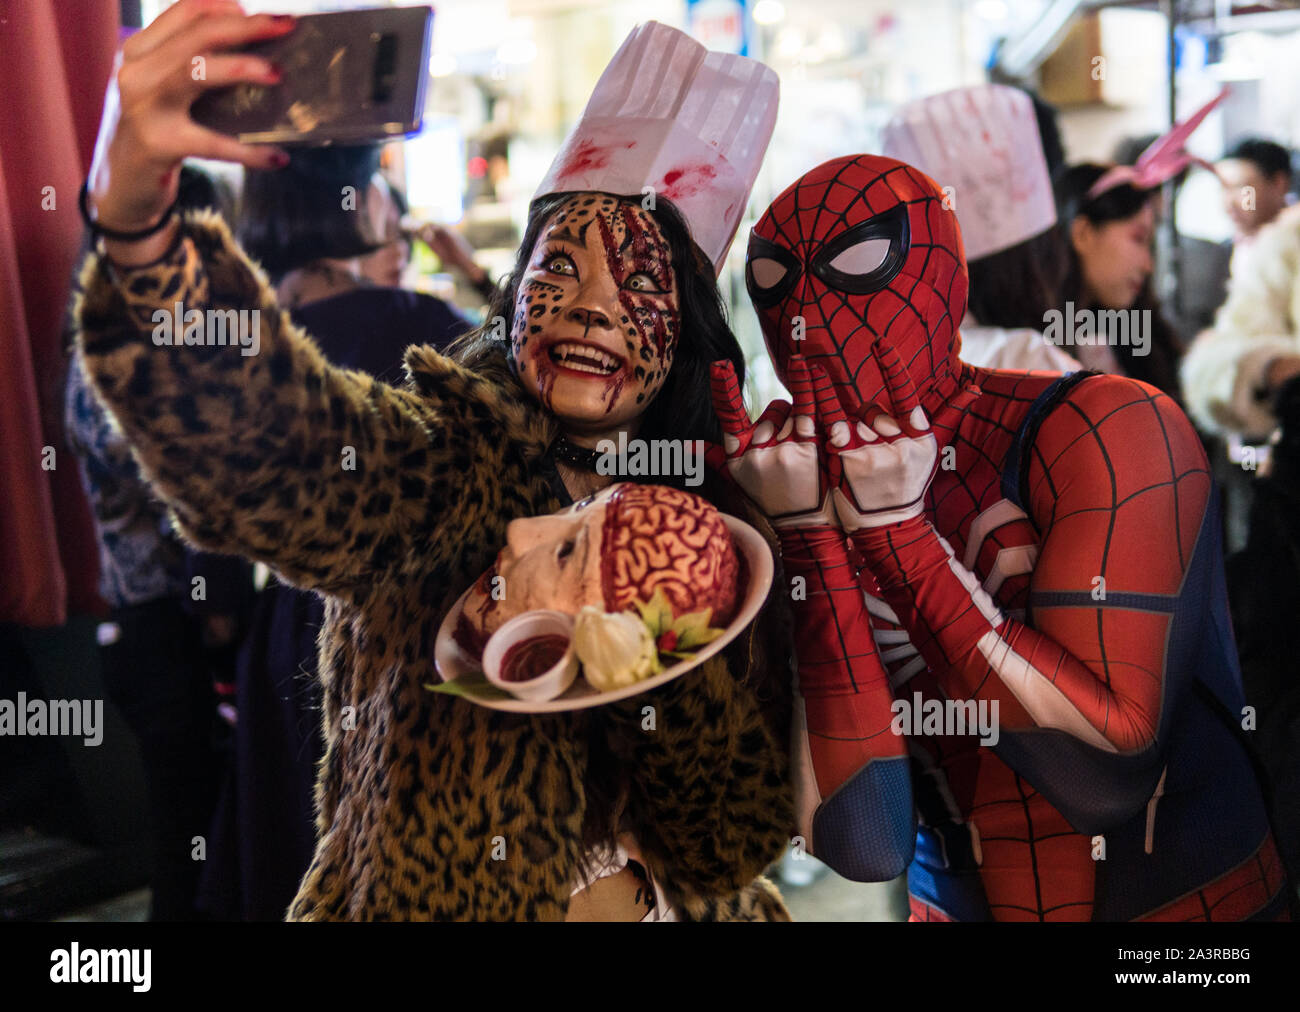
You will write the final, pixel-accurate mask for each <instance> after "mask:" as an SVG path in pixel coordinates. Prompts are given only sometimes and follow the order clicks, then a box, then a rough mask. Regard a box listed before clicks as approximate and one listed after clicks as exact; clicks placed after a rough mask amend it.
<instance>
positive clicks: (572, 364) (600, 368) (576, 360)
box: [551, 341, 618, 376]
mask: <svg viewBox="0 0 1300 1012" xmlns="http://www.w3.org/2000/svg"><path fill="white" fill-rule="evenodd" d="M551 358H553V359H555V361H557V362H561V363H563V364H564V366H565V368H567V369H575V370H577V371H578V372H589V373H595V374H596V375H597V376H608V375H609V374H610V373H612V372H614V371H615V370H617V369H618V359H616V358H615V357H614V356H613V355H610V354H609V353H608V352H604V351H601V350H600V349H599V348H594V347H592V346H591V345H589V344H579V343H578V342H576V341H565V342H563V343H561V344H557V345H555V346H554V347H552V348H551Z"/></svg>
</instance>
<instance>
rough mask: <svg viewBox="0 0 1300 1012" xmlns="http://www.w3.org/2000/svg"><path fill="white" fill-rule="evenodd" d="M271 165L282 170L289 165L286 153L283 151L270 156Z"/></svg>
mask: <svg viewBox="0 0 1300 1012" xmlns="http://www.w3.org/2000/svg"><path fill="white" fill-rule="evenodd" d="M271 164H273V165H274V166H275V167H276V168H277V169H283V168H284V167H285V166H286V165H288V164H289V155H288V153H287V152H284V151H277V152H276V153H275V154H273V155H272V156H271Z"/></svg>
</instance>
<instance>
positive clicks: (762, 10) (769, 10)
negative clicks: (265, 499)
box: [753, 0, 785, 25]
mask: <svg viewBox="0 0 1300 1012" xmlns="http://www.w3.org/2000/svg"><path fill="white" fill-rule="evenodd" d="M753 16H754V23H755V24H759V25H774V24H776V23H778V22H780V21H784V20H785V4H783V3H781V0H758V3H756V4H754V15H753Z"/></svg>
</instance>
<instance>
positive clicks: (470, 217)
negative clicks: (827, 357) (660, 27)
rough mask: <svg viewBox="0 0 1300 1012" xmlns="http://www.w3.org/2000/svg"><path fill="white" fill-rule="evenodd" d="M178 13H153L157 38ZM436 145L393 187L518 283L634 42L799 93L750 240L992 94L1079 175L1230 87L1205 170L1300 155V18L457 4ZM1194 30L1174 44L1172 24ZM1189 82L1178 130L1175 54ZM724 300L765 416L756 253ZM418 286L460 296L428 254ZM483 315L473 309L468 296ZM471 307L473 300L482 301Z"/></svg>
mask: <svg viewBox="0 0 1300 1012" xmlns="http://www.w3.org/2000/svg"><path fill="white" fill-rule="evenodd" d="M165 6H166V3H165V2H164V0H142V2H141V4H140V7H141V16H142V18H143V20H144V22H145V23H147V22H148V21H149V20H150V19H151V18H152V17H154V16H155V15H156V13H157V12H158V11H159V10H161V9H162V8H163V7H165ZM362 6H376V3H375V2H374V0H369V2H346V0H344V2H339V0H247V2H246V3H245V7H246V8H247V9H248V10H250V11H257V10H268V11H272V10H273V11H294V12H298V13H308V12H312V11H317V10H326V9H338V8H340V7H362ZM435 10H436V14H435V22H434V39H433V55H432V58H431V61H430V68H429V70H430V74H431V76H432V87H431V89H430V91H429V100H428V106H427V111H426V120H425V122H426V127H425V130H424V132H423V133H422V134H421V135H420V136H419V137H417V138H414V139H411V140H409V141H406V142H404V143H402V144H398V145H392V146H391V148H390V153H389V155H388V156H387V159H386V165H387V169H388V171H389V172H390V173H391V175H392V176H393V178H394V179H395V180H396V181H397V182H398V183H399V184H400V185H403V186H404V187H405V189H406V190H407V193H408V196H409V199H410V202H411V204H412V208H413V210H414V211H416V212H417V213H419V214H421V215H423V216H426V217H428V218H431V219H433V220H437V221H442V222H446V223H450V224H455V225H456V226H457V227H459V228H460V229H461V230H462V232H463V233H464V234H465V236H466V237H467V238H468V239H469V240H470V242H471V243H472V244H473V245H474V246H475V247H476V248H477V249H478V251H479V257H480V262H481V263H483V265H484V266H486V267H488V268H489V270H490V271H491V272H492V273H494V274H496V275H500V274H503V273H505V272H506V271H507V270H508V269H509V267H510V266H511V264H512V262H513V257H514V251H515V247H516V245H517V242H518V238H519V234H520V227H521V225H522V223H523V221H524V219H525V216H526V212H527V206H528V201H529V198H530V196H531V194H532V192H533V189H534V187H535V185H536V184H537V182H538V180H539V179H540V178H541V177H542V175H543V173H544V172H545V171H546V168H547V166H548V165H549V163H550V160H551V158H552V156H553V155H554V153H555V150H556V148H557V147H558V145H559V143H560V140H561V139H562V137H563V135H564V131H565V129H566V128H567V127H568V125H569V124H571V123H572V122H573V121H574V120H575V119H576V118H577V116H578V114H579V113H580V112H581V110H582V107H583V105H584V103H585V101H586V98H587V95H588V94H589V93H590V90H591V87H592V85H593V84H594V83H595V81H596V78H597V77H598V76H599V74H600V71H601V69H602V68H603V67H604V65H605V63H606V61H607V60H608V59H609V57H610V55H611V54H612V53H613V52H614V50H615V49H616V48H617V46H618V44H619V42H620V41H621V40H622V38H623V37H624V35H625V34H626V33H627V31H628V30H629V29H630V28H631V27H632V26H633V25H635V24H637V23H638V22H641V21H645V20H650V19H656V20H659V21H663V22H665V23H667V24H671V25H675V26H677V27H683V28H686V29H688V30H690V31H691V32H692V33H693V34H694V35H696V36H697V37H698V38H700V39H701V40H702V41H704V42H705V43H706V44H707V45H709V46H711V47H713V48H718V49H727V50H731V51H740V52H745V53H747V54H748V55H750V56H754V57H757V58H759V59H762V60H764V61H766V62H768V63H769V64H770V65H771V66H772V67H773V68H774V69H776V71H777V72H778V73H779V74H780V76H781V84H782V99H781V111H780V115H779V119H778V123H777V128H776V134H775V136H774V139H773V142H772V145H771V148H770V149H769V153H768V157H767V160H766V163H765V165H764V169H763V173H762V175H761V176H760V178H759V180H758V183H757V185H756V186H755V189H754V193H753V198H752V201H751V206H750V215H751V217H750V220H751V221H752V217H753V216H754V215H755V214H756V213H758V212H760V211H761V210H762V208H764V207H765V206H766V205H767V204H768V203H769V202H770V201H771V199H772V198H773V197H774V196H775V195H776V194H777V193H778V192H779V191H780V190H781V189H782V188H783V187H784V185H786V184H787V183H788V182H789V181H791V180H793V179H794V178H796V177H797V176H798V175H799V174H801V173H802V172H804V171H806V170H807V169H809V168H811V167H812V166H814V165H816V164H818V163H819V162H821V161H824V160H825V159H827V158H830V157H833V156H836V155H840V154H844V153H847V152H849V151H857V150H863V151H872V150H878V137H879V131H880V128H881V127H882V126H883V124H884V123H885V121H886V120H887V119H888V117H889V115H890V114H891V112H892V111H893V109H895V108H896V107H897V106H898V105H899V104H900V103H902V102H904V101H907V100H909V99H913V98H916V97H919V96H922V95H925V94H930V93H933V92H937V91H942V90H944V89H947V88H953V87H957V86H959V85H963V84H971V83H976V82H979V81H983V80H987V79H989V78H993V79H996V80H1001V81H1006V82H1008V83H1015V84H1022V85H1024V86H1027V87H1030V88H1033V89H1036V90H1037V91H1038V92H1039V93H1040V94H1041V96H1042V97H1043V98H1044V99H1046V100H1047V101H1048V102H1050V103H1052V104H1053V105H1055V106H1056V107H1057V108H1058V110H1059V113H1060V117H1059V122H1060V128H1061V133H1062V140H1063V143H1064V147H1065V155H1066V158H1067V159H1068V160H1070V161H1081V160H1092V161H1109V160H1111V159H1112V158H1113V155H1114V152H1115V148H1116V145H1117V144H1118V143H1119V142H1121V141H1122V140H1124V139H1125V138H1131V137H1137V136H1142V135H1150V134H1155V133H1157V132H1159V131H1161V130H1163V129H1164V128H1165V127H1167V126H1168V124H1169V122H1170V118H1171V111H1172V112H1174V113H1176V114H1177V115H1184V114H1185V113H1187V112H1188V111H1190V110H1192V109H1194V108H1196V107H1197V106H1199V105H1200V104H1202V103H1203V102H1204V101H1205V100H1206V99H1207V98H1209V97H1210V96H1212V95H1213V94H1215V93H1216V92H1217V91H1218V89H1219V88H1220V87H1221V86H1222V84H1223V83H1225V82H1227V83H1231V84H1232V87H1233V93H1232V96H1231V98H1230V99H1229V100H1228V101H1227V102H1226V103H1225V104H1224V105H1223V106H1221V107H1220V109H1219V110H1217V111H1216V112H1215V113H1213V114H1212V116H1211V118H1210V120H1208V121H1207V122H1206V124H1205V125H1204V126H1203V127H1202V129H1200V130H1199V131H1198V132H1197V133H1196V135H1195V136H1194V139H1193V142H1192V148H1193V149H1194V151H1195V153H1197V154H1200V155H1202V156H1203V157H1206V158H1214V157H1217V156H1218V155H1219V154H1220V153H1221V152H1222V151H1223V150H1224V148H1225V146H1226V145H1228V144H1230V143H1232V142H1233V141H1234V140H1235V139H1237V138H1239V137H1241V136H1244V135H1246V134H1263V135H1266V136H1270V137H1272V138H1275V139H1276V140H1278V141H1280V142H1281V143H1284V144H1293V143H1294V142H1295V141H1296V140H1297V139H1300V65H1297V63H1296V61H1295V60H1294V58H1293V55H1292V54H1294V53H1295V52H1296V45H1297V42H1298V41H1300V39H1298V38H1297V36H1298V35H1300V11H1298V10H1297V9H1296V4H1294V3H1291V2H1273V3H1265V4H1250V5H1246V4H1239V3H1232V2H1230V0H1184V2H1177V3H1170V2H1168V0H1166V2H1164V3H1100V4H1097V3H1086V2H1084V3H1081V2H1077V0H911V2H908V3H906V4H902V3H896V2H891V0H804V2H799V3H795V2H793V0H791V2H789V3H783V2H782V0H694V2H691V0H612V2H609V0H605V2H598V0H444V2H442V3H439V4H436V5H435ZM1171 13H1172V14H1173V16H1174V23H1175V26H1176V27H1175V29H1174V31H1173V32H1172V34H1171V32H1170V14H1171ZM1171 44H1172V46H1173V53H1174V63H1175V66H1176V77H1175V84H1176V88H1175V89H1174V90H1173V95H1174V99H1173V109H1172V110H1171V89H1170V88H1169V77H1168V66H1169V62H1170V61H1169V52H1170V46H1171ZM1177 224H1178V227H1179V229H1180V230H1181V231H1184V232H1187V233H1190V234H1192V235H1195V236H1198V237H1200V238H1204V239H1207V240H1210V241H1219V240H1221V239H1224V238H1226V237H1227V236H1228V235H1229V233H1230V226H1229V222H1228V221H1227V218H1226V216H1225V215H1224V213H1223V211H1222V209H1221V207H1220V202H1219V199H1218V193H1217V183H1216V181H1215V180H1214V179H1213V177H1211V176H1209V175H1208V174H1199V175H1198V174H1195V173H1194V174H1192V176H1191V177H1190V179H1189V181H1188V183H1187V185H1186V186H1185V187H1184V189H1183V193H1182V196H1181V199H1180V200H1179V201H1178V209H1177ZM746 232H747V228H746V226H745V225H742V228H741V233H740V236H739V238H738V241H737V242H736V244H735V246H734V247H733V250H732V254H731V258H730V261H729V263H728V266H727V270H726V271H725V273H724V276H723V278H722V287H723V290H724V293H725V294H726V295H727V297H728V300H729V302H730V303H731V305H732V307H733V309H734V310H735V312H734V313H733V316H734V322H735V327H736V330H737V333H738V334H739V335H740V337H741V340H742V342H743V343H744V344H745V346H746V347H747V349H748V350H749V351H750V353H751V361H752V363H753V366H754V368H755V370H756V373H755V376H754V381H755V382H754V384H753V385H754V388H755V389H754V390H753V393H754V394H755V395H756V396H763V397H766V396H769V395H771V394H772V393H775V392H777V390H776V387H775V385H774V383H775V381H774V379H773V378H772V377H771V375H770V373H769V372H767V366H766V362H765V356H764V355H763V354H762V350H761V339H760V337H759V335H758V332H757V326H756V323H755V321H754V319H753V314H752V313H750V312H749V311H748V310H747V301H746V300H745V299H744V294H743V280H742V274H741V269H740V268H741V266H742V265H743V259H744V249H745V235H746ZM421 252H422V253H423V255H422V256H417V260H416V265H415V266H416V269H417V270H418V271H420V272H421V275H422V276H421V278H420V279H419V283H420V284H421V285H422V286H423V287H425V288H427V289H430V290H434V291H437V292H438V293H439V294H443V295H448V294H451V288H450V285H451V278H450V276H449V275H440V274H437V273H435V272H436V270H437V267H438V265H437V264H436V262H435V260H434V258H433V257H432V256H431V255H430V254H428V252H427V251H421ZM457 294H461V295H465V294H467V293H457ZM462 301H464V302H465V303H466V305H467V307H472V304H473V302H474V298H473V296H472V294H470V295H468V297H467V298H465V299H463V300H462Z"/></svg>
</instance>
